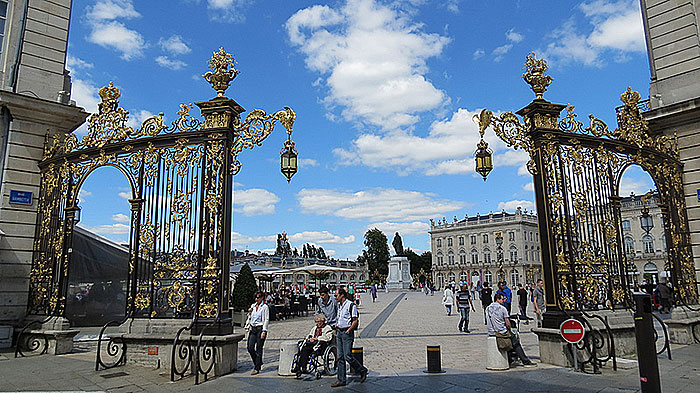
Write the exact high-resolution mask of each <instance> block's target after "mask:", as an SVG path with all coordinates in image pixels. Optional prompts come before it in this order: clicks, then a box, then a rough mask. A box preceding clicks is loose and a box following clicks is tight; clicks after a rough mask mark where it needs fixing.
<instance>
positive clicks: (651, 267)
mask: <svg viewBox="0 0 700 393" xmlns="http://www.w3.org/2000/svg"><path fill="white" fill-rule="evenodd" d="M644 272H645V273H658V272H659V268H658V267H656V264H654V263H651V262H650V263H647V264H646V265H644Z"/></svg>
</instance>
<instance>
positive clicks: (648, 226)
mask: <svg viewBox="0 0 700 393" xmlns="http://www.w3.org/2000/svg"><path fill="white" fill-rule="evenodd" d="M651 195H652V191H649V192H648V193H646V194H644V195H642V197H641V198H640V199H641V200H642V216H641V217H640V222H641V225H642V229H643V230H644V232H645V233H646V234H647V235H648V234H649V232H651V230H652V229H653V228H654V220H653V219H652V217H651V215H650V214H649V207H648V206H647V200H648V199H649V197H651Z"/></svg>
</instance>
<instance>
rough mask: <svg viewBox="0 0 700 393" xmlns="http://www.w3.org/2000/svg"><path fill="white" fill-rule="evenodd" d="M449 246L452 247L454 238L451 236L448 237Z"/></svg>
mask: <svg viewBox="0 0 700 393" xmlns="http://www.w3.org/2000/svg"><path fill="white" fill-rule="evenodd" d="M447 247H452V238H451V237H448V238H447Z"/></svg>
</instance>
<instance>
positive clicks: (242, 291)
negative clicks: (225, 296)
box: [231, 263, 258, 311]
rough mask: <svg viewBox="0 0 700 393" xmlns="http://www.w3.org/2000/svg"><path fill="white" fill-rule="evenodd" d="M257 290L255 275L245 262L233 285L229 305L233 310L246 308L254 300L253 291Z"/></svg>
mask: <svg viewBox="0 0 700 393" xmlns="http://www.w3.org/2000/svg"><path fill="white" fill-rule="evenodd" d="M257 291H258V286H257V284H256V283H255V277H254V276H253V271H252V270H251V269H250V266H248V264H247V263H246V264H245V265H243V266H242V267H241V271H240V273H238V278H236V284H234V286H233V293H232V294H231V297H232V299H231V305H232V307H233V309H234V310H236V311H239V310H247V309H248V307H250V305H251V304H253V303H254V302H255V292H257Z"/></svg>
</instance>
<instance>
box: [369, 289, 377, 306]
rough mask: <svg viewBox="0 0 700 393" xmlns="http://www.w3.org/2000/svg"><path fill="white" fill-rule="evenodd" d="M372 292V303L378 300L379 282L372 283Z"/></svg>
mask: <svg viewBox="0 0 700 393" xmlns="http://www.w3.org/2000/svg"><path fill="white" fill-rule="evenodd" d="M369 292H370V294H372V303H374V302H376V301H377V284H372V286H371V287H370V288H369Z"/></svg>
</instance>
